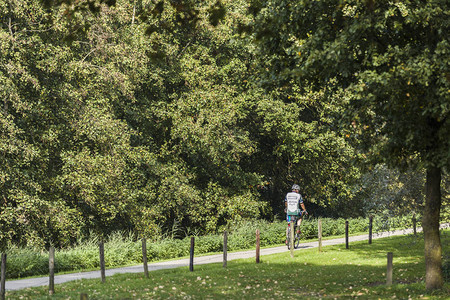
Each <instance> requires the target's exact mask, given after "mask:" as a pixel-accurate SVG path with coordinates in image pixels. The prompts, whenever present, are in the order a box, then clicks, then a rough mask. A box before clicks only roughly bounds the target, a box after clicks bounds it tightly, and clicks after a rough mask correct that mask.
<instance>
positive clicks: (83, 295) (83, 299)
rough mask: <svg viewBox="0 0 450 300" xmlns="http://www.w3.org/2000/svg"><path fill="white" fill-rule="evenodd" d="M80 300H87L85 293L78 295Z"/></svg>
mask: <svg viewBox="0 0 450 300" xmlns="http://www.w3.org/2000/svg"><path fill="white" fill-rule="evenodd" d="M80 300H88V295H87V294H85V293H81V294H80Z"/></svg>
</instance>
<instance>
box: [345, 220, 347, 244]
mask: <svg viewBox="0 0 450 300" xmlns="http://www.w3.org/2000/svg"><path fill="white" fill-rule="evenodd" d="M345 249H348V221H345Z"/></svg>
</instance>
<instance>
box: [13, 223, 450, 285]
mask: <svg viewBox="0 0 450 300" xmlns="http://www.w3.org/2000/svg"><path fill="white" fill-rule="evenodd" d="M441 228H450V223H446V224H442V225H441ZM421 230H422V228H418V229H417V231H418V232H420V231H421ZM412 232H413V230H412V229H404V230H395V231H389V232H382V233H376V234H374V235H373V237H372V238H373V239H377V238H383V237H389V236H396V235H405V234H410V233H412ZM368 237H369V236H368V234H364V235H358V236H351V237H349V242H355V241H363V240H367V239H368ZM337 244H345V238H339V239H332V240H323V241H322V246H329V245H337ZM314 247H318V242H317V241H314V242H307V243H301V244H300V246H299V249H296V250H295V251H299V250H302V249H306V248H314ZM288 251H289V250H288V249H287V247H286V246H281V247H275V248H267V249H261V250H260V255H261V256H262V255H269V254H275V253H281V252H288ZM255 256H256V252H255V250H249V251H241V252H233V253H228V254H227V260H228V261H230V260H234V259H241V258H252V257H255ZM222 262H223V254H216V255H208V256H200V257H195V258H194V265H201V264H210V263H222ZM186 266H189V258H185V259H179V260H173V261H166V262H156V263H151V264H149V265H148V270H149V271H154V270H160V269H172V268H178V267H186ZM143 272H144V267H143V265H138V266H131V267H123V268H117V269H108V270H106V276H111V275H114V274H118V273H143ZM84 278H86V279H88V278H100V271H92V272H79V273H72V274H64V275H56V276H55V284H59V283H63V282H67V281H72V280H78V279H84ZM48 283H49V278H48V276H46V277H39V278H29V279H18V280H10V281H6V286H5V287H6V290H20V289H24V288H28V287H37V286H44V285H48Z"/></svg>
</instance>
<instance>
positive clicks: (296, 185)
mask: <svg viewBox="0 0 450 300" xmlns="http://www.w3.org/2000/svg"><path fill="white" fill-rule="evenodd" d="M292 190H298V191H299V190H300V186H299V185H298V184H294V185H293V186H292Z"/></svg>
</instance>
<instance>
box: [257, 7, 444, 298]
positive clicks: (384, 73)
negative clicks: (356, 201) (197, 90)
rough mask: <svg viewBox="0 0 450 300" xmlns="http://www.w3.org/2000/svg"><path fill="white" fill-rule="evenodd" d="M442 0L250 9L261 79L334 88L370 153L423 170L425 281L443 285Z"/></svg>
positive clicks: (352, 127) (348, 124) (353, 129)
mask: <svg viewBox="0 0 450 300" xmlns="http://www.w3.org/2000/svg"><path fill="white" fill-rule="evenodd" d="M449 5H450V4H449V2H448V1H443V0H435V1H419V0H411V1H395V2H384V1H372V0H367V1H357V0H353V1H338V0H323V1H294V2H292V1H281V0H280V1H277V0H274V1H272V0H270V1H252V5H251V7H250V10H251V11H252V12H253V14H254V15H255V22H254V24H251V25H253V27H252V30H253V32H254V34H255V37H256V38H257V40H258V44H259V45H260V49H261V55H262V57H263V58H264V62H265V64H264V66H263V67H264V68H266V69H268V70H269V71H268V72H267V75H268V76H266V77H265V78H268V77H269V76H273V77H275V78H277V82H288V81H289V80H295V81H296V82H297V83H298V84H299V85H300V86H305V84H310V83H312V84H313V86H314V87H315V88H316V89H321V88H326V89H327V90H328V91H330V92H333V91H340V92H344V93H345V95H346V98H347V101H348V105H349V106H348V109H347V111H346V116H347V118H346V119H345V120H347V121H346V123H345V124H344V125H345V126H344V127H345V128H344V130H346V131H348V133H347V134H349V135H350V131H351V132H352V133H351V134H352V135H353V136H357V138H358V139H360V140H361V141H363V143H362V145H363V146H365V147H364V150H365V152H366V154H369V155H370V158H375V159H376V160H378V161H380V162H386V163H388V164H389V165H392V166H399V167H405V166H408V165H409V166H415V167H417V168H419V169H421V168H423V169H425V170H426V184H425V186H426V201H425V211H424V214H423V227H424V234H425V261H426V286H427V288H428V289H435V288H441V287H442V285H443V277H442V271H441V264H442V263H441V259H442V258H441V256H442V247H441V242H440V236H439V211H440V207H441V191H440V182H441V176H442V174H443V173H444V174H445V172H446V170H447V168H448V167H449V165H450V155H449V152H448V149H449V148H450V147H449V146H450V140H449V139H448V136H450V120H449V118H448V115H449V110H450V100H449V88H450V77H449V74H450V70H449V63H448V62H449V61H450V60H449V52H448V49H449V40H448V36H447V33H448V32H449V29H450V28H449V26H450V21H449V20H450V19H449V15H448V14H449V11H450V10H449ZM346 104H347V103H346ZM350 138H351V137H350Z"/></svg>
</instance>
